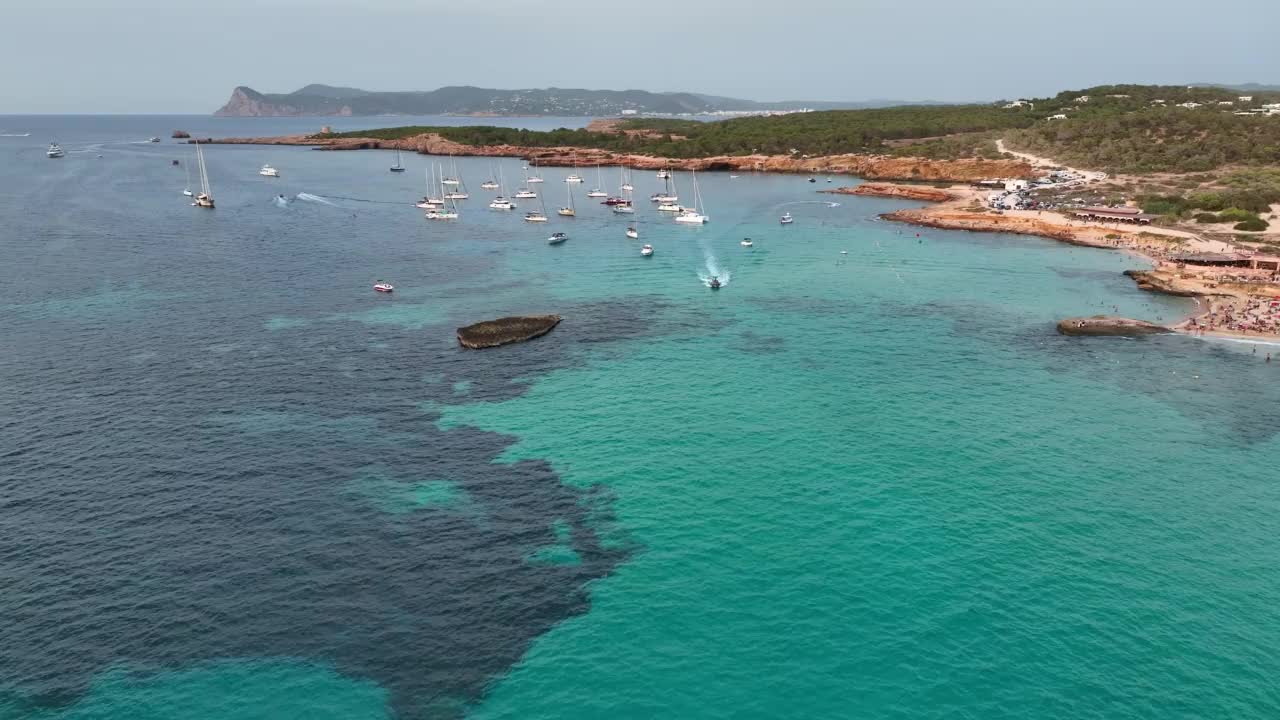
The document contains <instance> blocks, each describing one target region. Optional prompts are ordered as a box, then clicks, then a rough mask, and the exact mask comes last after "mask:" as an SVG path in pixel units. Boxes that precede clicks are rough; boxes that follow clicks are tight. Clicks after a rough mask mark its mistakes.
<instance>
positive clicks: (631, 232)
mask: <svg viewBox="0 0 1280 720" xmlns="http://www.w3.org/2000/svg"><path fill="white" fill-rule="evenodd" d="M627 237H629V238H631V239H632V240H638V239H639V238H640V216H639V215H637V216H635V218H633V219H632V220H631V223H630V224H628V225H627ZM645 247H649V246H648V245H646V246H645ZM650 252H652V248H651V249H650Z"/></svg>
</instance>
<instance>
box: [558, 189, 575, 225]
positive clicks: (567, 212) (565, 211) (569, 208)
mask: <svg viewBox="0 0 1280 720" xmlns="http://www.w3.org/2000/svg"><path fill="white" fill-rule="evenodd" d="M564 189H565V193H566V194H567V195H568V196H569V204H568V205H566V206H565V207H562V208H560V209H559V210H557V211H556V214H557V215H563V216H565V217H574V216H576V215H577V214H578V211H577V210H576V209H574V207H573V188H572V187H569V186H568V185H565V187H564Z"/></svg>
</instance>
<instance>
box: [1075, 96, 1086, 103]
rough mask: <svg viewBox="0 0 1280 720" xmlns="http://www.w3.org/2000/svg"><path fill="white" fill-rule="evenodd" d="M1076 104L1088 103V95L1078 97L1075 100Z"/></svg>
mask: <svg viewBox="0 0 1280 720" xmlns="http://www.w3.org/2000/svg"><path fill="white" fill-rule="evenodd" d="M1076 102H1078V103H1087V102H1089V96H1088V95H1081V96H1080V97H1078V98H1076Z"/></svg>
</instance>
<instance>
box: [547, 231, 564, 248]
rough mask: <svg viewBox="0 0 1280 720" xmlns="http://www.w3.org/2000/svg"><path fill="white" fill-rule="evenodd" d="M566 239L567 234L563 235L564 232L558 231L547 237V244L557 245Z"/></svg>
mask: <svg viewBox="0 0 1280 720" xmlns="http://www.w3.org/2000/svg"><path fill="white" fill-rule="evenodd" d="M568 239H569V236H568V235H565V234H564V233H562V232H558V233H556V234H554V235H552V236H551V237H549V238H547V244H548V245H559V244H560V243H562V242H564V241H565V240H568Z"/></svg>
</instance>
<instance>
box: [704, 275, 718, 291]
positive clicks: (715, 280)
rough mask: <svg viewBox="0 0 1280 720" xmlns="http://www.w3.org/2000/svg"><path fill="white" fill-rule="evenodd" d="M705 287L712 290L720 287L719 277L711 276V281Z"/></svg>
mask: <svg viewBox="0 0 1280 720" xmlns="http://www.w3.org/2000/svg"><path fill="white" fill-rule="evenodd" d="M707 287H709V288H711V289H712V290H719V289H720V278H718V277H713V278H711V282H709V283H707Z"/></svg>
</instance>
